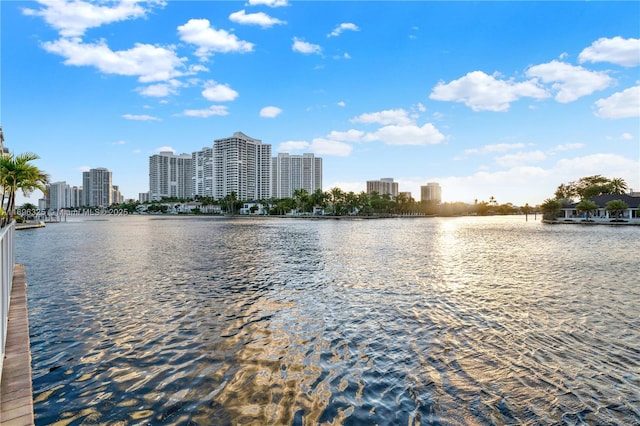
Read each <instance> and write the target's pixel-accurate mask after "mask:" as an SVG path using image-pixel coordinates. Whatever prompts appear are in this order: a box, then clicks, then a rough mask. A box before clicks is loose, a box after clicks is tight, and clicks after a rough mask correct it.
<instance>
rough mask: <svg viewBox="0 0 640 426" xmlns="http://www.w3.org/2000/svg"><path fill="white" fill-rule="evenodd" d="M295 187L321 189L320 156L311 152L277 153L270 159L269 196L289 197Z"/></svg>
mask: <svg viewBox="0 0 640 426" xmlns="http://www.w3.org/2000/svg"><path fill="white" fill-rule="evenodd" d="M296 189H304V190H306V191H307V192H308V193H309V194H312V193H314V192H315V191H316V190H318V189H319V190H322V158H320V157H315V156H314V155H313V154H308V153H307V154H302V155H290V154H288V153H278V156H277V157H273V158H272V160H271V196H272V197H275V198H291V197H293V192H294V191H295V190H296Z"/></svg>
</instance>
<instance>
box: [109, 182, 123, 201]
mask: <svg viewBox="0 0 640 426" xmlns="http://www.w3.org/2000/svg"><path fill="white" fill-rule="evenodd" d="M111 194H112V195H111V200H112V201H113V203H114V204H122V203H124V197H123V196H122V194H121V193H120V187H119V186H118V185H113V187H112V188H111Z"/></svg>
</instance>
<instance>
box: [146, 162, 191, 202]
mask: <svg viewBox="0 0 640 426" xmlns="http://www.w3.org/2000/svg"><path fill="white" fill-rule="evenodd" d="M192 158H193V157H192V155H191V154H180V155H175V154H174V153H173V152H171V151H161V152H160V153H158V154H155V155H152V156H151V157H149V192H150V194H149V199H150V200H152V201H158V200H161V199H162V198H165V197H176V198H191V197H193V178H192V173H193V159H192Z"/></svg>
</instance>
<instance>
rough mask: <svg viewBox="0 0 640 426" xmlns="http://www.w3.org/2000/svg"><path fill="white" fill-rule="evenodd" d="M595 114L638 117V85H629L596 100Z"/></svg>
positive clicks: (602, 116)
mask: <svg viewBox="0 0 640 426" xmlns="http://www.w3.org/2000/svg"><path fill="white" fill-rule="evenodd" d="M596 107H597V108H598V109H597V111H596V112H595V115H596V116H597V117H600V118H613V119H615V118H631V117H640V86H635V87H630V88H628V89H626V90H623V91H622V92H618V93H614V94H613V95H611V96H609V97H608V98H603V99H598V100H597V101H596Z"/></svg>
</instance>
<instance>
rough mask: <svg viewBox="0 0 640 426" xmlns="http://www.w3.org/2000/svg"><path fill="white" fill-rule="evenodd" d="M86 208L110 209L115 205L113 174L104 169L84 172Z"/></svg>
mask: <svg viewBox="0 0 640 426" xmlns="http://www.w3.org/2000/svg"><path fill="white" fill-rule="evenodd" d="M82 188H83V190H82V195H83V199H84V203H83V205H84V206H88V207H109V206H110V205H111V204H113V185H112V182H111V172H110V171H109V170H107V169H105V168H104V167H98V168H95V169H90V170H89V171H88V172H82Z"/></svg>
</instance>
